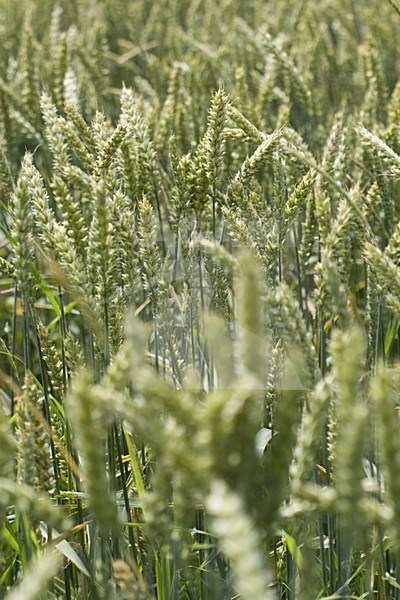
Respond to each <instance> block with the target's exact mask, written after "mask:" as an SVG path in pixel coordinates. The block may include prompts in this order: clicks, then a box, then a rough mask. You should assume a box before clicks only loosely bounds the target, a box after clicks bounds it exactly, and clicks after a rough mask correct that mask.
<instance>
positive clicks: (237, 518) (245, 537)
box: [206, 479, 274, 600]
mask: <svg viewBox="0 0 400 600" xmlns="http://www.w3.org/2000/svg"><path fill="white" fill-rule="evenodd" d="M206 507H207V509H208V512H209V513H210V517H211V526H212V530H213V531H214V532H215V534H216V535H217V536H218V538H219V540H220V544H221V548H222V549H223V551H224V553H225V554H226V555H227V557H228V558H229V559H230V560H231V561H232V567H233V574H234V580H235V586H236V587H237V589H238V592H239V593H240V595H241V597H242V598H243V600H245V599H246V600H247V599H248V600H250V599H252V600H256V599H259V600H261V599H262V600H269V599H271V600H272V598H274V595H273V593H272V592H271V591H269V589H268V586H269V579H268V576H267V568H266V557H265V555H263V552H262V550H261V548H262V545H261V540H260V539H259V536H258V534H257V530H256V528H255V525H254V523H253V522H252V520H251V517H250V515H249V514H248V513H247V512H246V510H245V508H244V506H243V504H242V501H241V499H240V496H239V495H238V494H236V493H235V492H232V491H231V490H229V488H228V486H227V485H226V483H225V482H224V481H222V480H218V479H216V480H214V481H213V482H212V485H211V492H210V495H209V496H208V498H207V502H206ZM238 540H241V543H238Z"/></svg>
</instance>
